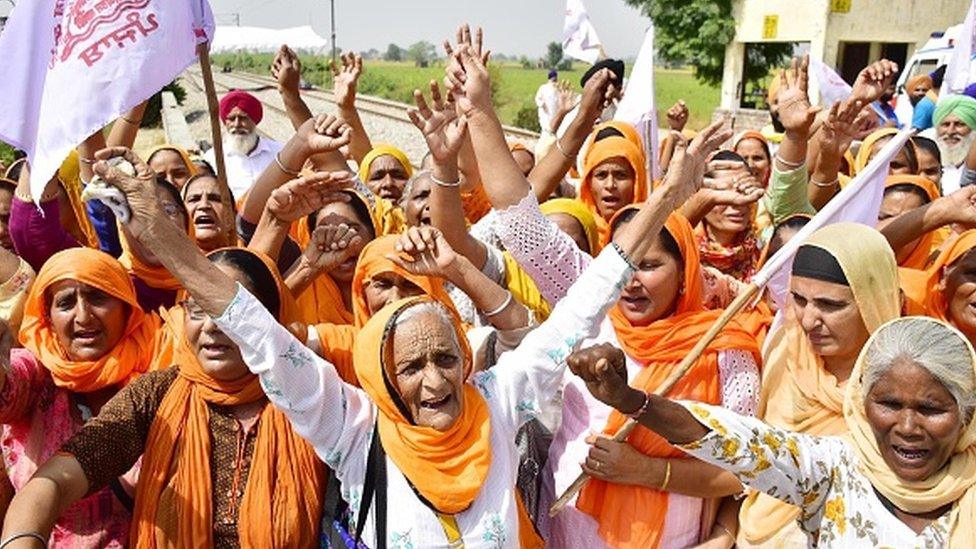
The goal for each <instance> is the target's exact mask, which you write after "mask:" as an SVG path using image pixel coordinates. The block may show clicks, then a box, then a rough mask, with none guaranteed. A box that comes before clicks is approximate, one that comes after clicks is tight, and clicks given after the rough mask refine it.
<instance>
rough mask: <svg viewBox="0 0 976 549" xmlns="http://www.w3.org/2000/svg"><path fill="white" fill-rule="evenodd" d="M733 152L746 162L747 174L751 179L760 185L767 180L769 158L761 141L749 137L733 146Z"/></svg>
mask: <svg viewBox="0 0 976 549" xmlns="http://www.w3.org/2000/svg"><path fill="white" fill-rule="evenodd" d="M735 152H736V154H738V155H739V156H741V157H742V158H743V159H744V160H745V161H746V165H748V166H749V172H750V173H751V174H752V175H753V177H755V178H756V179H757V180H758V181H759V182H760V183H762V182H764V181H766V180H767V178H768V177H769V168H770V164H769V162H770V160H769V156H767V155H766V148H765V147H764V146H763V143H762V141H759V140H758V139H754V138H751V137H750V138H746V139H743V140H741V141H739V143H738V144H737V145H736V146H735Z"/></svg>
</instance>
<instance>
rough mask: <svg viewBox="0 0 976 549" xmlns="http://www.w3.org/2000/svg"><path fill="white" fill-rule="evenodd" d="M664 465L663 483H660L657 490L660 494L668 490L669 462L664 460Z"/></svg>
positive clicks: (669, 478)
mask: <svg viewBox="0 0 976 549" xmlns="http://www.w3.org/2000/svg"><path fill="white" fill-rule="evenodd" d="M664 464H665V465H664V481H663V482H661V488H660V489H659V490H660V491H661V492H664V491H666V490H667V489H668V483H669V482H671V460H670V459H668V460H665V461H664Z"/></svg>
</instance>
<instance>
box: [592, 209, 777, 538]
mask: <svg viewBox="0 0 976 549" xmlns="http://www.w3.org/2000/svg"><path fill="white" fill-rule="evenodd" d="M618 215H619V214H618ZM665 228H666V229H667V231H668V232H669V233H670V234H671V236H672V237H674V239H675V241H676V242H677V243H678V248H679V249H680V251H681V256H682V258H683V261H684V277H683V280H684V290H683V294H682V295H681V297H680V298H679V299H678V302H677V304H676V306H675V310H674V313H672V314H671V315H669V316H668V317H666V318H662V319H659V320H657V321H655V322H653V323H651V324H650V325H648V326H634V325H632V324H631V323H630V322H629V321H628V320H627V318H626V317H625V316H624V315H623V313H622V312H621V310H620V307H619V305H617V306H616V307H614V308H613V309H612V310H611V311H610V320H611V321H612V322H613V326H614V330H615V332H616V334H617V340H618V341H619V342H620V344H621V346H622V347H623V349H624V351H625V352H626V353H627V356H629V357H631V358H633V359H634V360H637V361H639V362H640V363H641V365H643V366H644V368H643V369H642V370H641V372H640V373H639V374H638V375H637V377H636V378H635V379H634V381H633V382H632V383H631V385H632V386H634V387H637V388H640V389H641V390H644V391H653V390H655V389H656V388H657V387H659V386H660V385H661V384H662V383H663V382H664V380H665V379H666V378H667V377H668V375H669V374H670V373H671V372H672V371H673V369H674V368H675V367H676V366H677V365H678V363H680V362H681V360H682V359H683V358H684V357H685V356H686V355H687V354H688V353H689V352H690V350H691V348H692V347H694V346H695V344H696V343H697V342H698V341H699V340H700V339H701V338H702V337H703V336H704V335H705V332H706V331H707V330H708V328H709V327H711V325H712V323H713V322H714V321H715V320H716V319H717V318H718V316H719V315H720V314H721V311H705V310H704V304H703V303H702V280H701V265H700V263H699V260H698V248H697V244H696V243H695V236H694V233H693V232H692V229H691V225H690V224H689V223H688V220H687V219H685V218H684V217H683V216H682V215H681V214H679V213H672V214H671V215H670V217H669V218H668V221H667V223H666V224H665ZM730 349H740V350H744V351H749V352H751V353H753V355H754V356H756V357H757V360H758V354H759V349H758V348H757V346H756V341H755V338H754V337H753V336H752V335H750V334H749V333H748V332H746V331H745V330H743V329H742V328H741V327H740V326H738V324H736V323H735V322H733V323H731V324H729V326H727V327H726V328H725V329H724V330H722V332H721V333H720V334H719V336H718V337H717V338H716V339H715V341H713V342H712V343H711V344H710V345H709V346H708V348H707V349H706V350H705V352H704V353H703V354H702V356H701V358H699V359H698V360H697V361H696V362H695V364H694V365H693V366H692V368H691V369H690V370H689V371H688V373H686V374H685V375H684V376H683V377H682V378H681V380H680V381H679V382H678V383H677V384H676V385H675V387H674V388H672V389H671V391H670V392H669V393H668V395H667V396H668V397H670V398H675V399H687V400H696V401H699V402H705V403H709V404H719V403H721V387H720V386H719V374H718V355H719V352H721V351H724V350H730ZM626 421H627V418H626V417H625V416H623V415H622V414H620V413H619V412H616V411H614V412H612V413H611V414H610V419H609V420H608V421H607V425H606V427H605V428H604V431H603V432H604V433H606V434H608V435H612V434H613V433H616V432H617V431H618V430H619V429H620V428H621V427H622V426H623V425H624V423H626ZM628 442H629V443H630V445H631V446H633V447H634V448H635V449H637V450H638V451H639V452H641V453H642V454H644V455H647V456H652V457H658V458H681V457H683V456H684V454H683V453H682V452H680V451H679V450H677V449H675V448H674V447H672V446H671V445H670V444H668V442H667V441H665V440H664V439H663V438H661V437H660V436H659V435H657V434H655V433H654V432H653V431H651V430H649V429H646V428H644V427H640V426H639V427H637V429H635V430H634V432H633V433H632V434H631V435H630V438H629V439H628ZM576 506H577V507H578V508H579V509H580V510H581V511H583V512H585V513H587V514H589V515H591V516H593V517H594V518H595V519H596V520H597V522H598V523H599V532H600V536H601V537H602V538H603V539H604V540H605V541H606V542H607V544H608V545H611V546H613V547H657V546H658V545H659V543H660V540H661V534H662V532H663V530H664V519H665V516H666V515H667V510H668V494H667V493H666V492H661V491H658V490H654V489H652V488H645V487H640V486H633V485H624V484H613V483H609V482H606V481H601V480H596V479H591V480H590V482H589V483H587V485H586V487H585V488H583V491H582V492H581V493H580V496H579V499H578V500H577V502H576Z"/></svg>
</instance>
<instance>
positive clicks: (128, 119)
mask: <svg viewBox="0 0 976 549" xmlns="http://www.w3.org/2000/svg"><path fill="white" fill-rule="evenodd" d="M119 119H120V120H125V121H126V122H128V123H129V124H132V125H133V126H139V125H141V124H142V122H137V121H135V120H132V119H131V118H126V117H124V116H120V117H119Z"/></svg>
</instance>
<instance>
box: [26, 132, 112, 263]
mask: <svg viewBox="0 0 976 549" xmlns="http://www.w3.org/2000/svg"><path fill="white" fill-rule="evenodd" d="M58 181H59V182H60V183H61V188H62V189H64V196H65V198H66V199H67V201H68V204H69V205H70V208H71V216H72V217H71V219H70V220H65V219H64V218H62V221H63V222H64V225H65V227H64V229H65V230H66V231H68V232H69V233H71V235H72V236H73V237H75V239H76V240H78V243H79V244H81V245H82V246H87V247H89V248H94V249H96V250H97V249H98V235H97V234H96V233H95V228H94V227H93V226H92V223H91V219H89V218H88V210H87V209H86V208H85V201H84V200H82V199H81V191H82V190H83V189H84V185H83V184H82V182H81V164H79V160H78V151H76V150H72V151H71V153H70V154H69V155H68V158H65V159H64V162H62V163H61V167H59V168H58ZM15 184H16V182H15Z"/></svg>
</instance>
